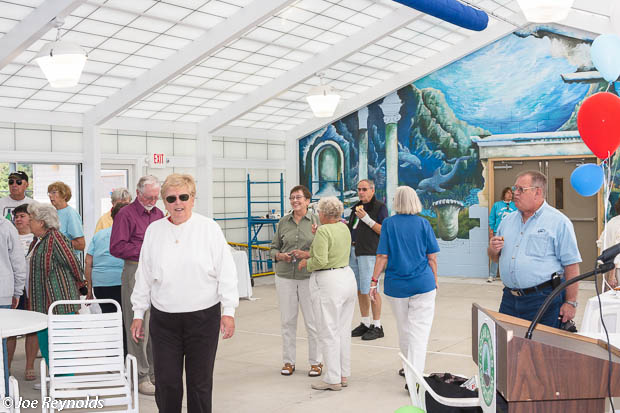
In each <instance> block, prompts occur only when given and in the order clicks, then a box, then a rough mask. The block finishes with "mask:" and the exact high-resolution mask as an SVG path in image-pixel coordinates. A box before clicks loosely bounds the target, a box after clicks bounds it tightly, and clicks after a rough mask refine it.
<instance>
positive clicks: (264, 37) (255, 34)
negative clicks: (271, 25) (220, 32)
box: [245, 27, 282, 43]
mask: <svg viewBox="0 0 620 413" xmlns="http://www.w3.org/2000/svg"><path fill="white" fill-rule="evenodd" d="M280 36H282V32H278V31H275V30H271V29H266V28H264V27H257V28H255V29H254V30H252V31H251V32H249V33H247V34H246V35H245V37H247V38H248V39H252V40H256V41H259V42H262V43H271V42H273V41H274V40H275V39H277V38H278V37H280Z"/></svg>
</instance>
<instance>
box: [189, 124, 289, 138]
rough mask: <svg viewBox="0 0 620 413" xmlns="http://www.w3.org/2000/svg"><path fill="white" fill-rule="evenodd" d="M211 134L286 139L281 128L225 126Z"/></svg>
mask: <svg viewBox="0 0 620 413" xmlns="http://www.w3.org/2000/svg"><path fill="white" fill-rule="evenodd" d="M196 126H198V125H196ZM211 135H213V136H222V137H226V138H251V139H266V140H274V141H278V140H279V141H283V140H286V134H285V133H284V132H283V131H280V130H271V129H259V128H244V127H239V126H224V127H221V128H219V129H218V130H216V131H215V132H213V133H212V134H211Z"/></svg>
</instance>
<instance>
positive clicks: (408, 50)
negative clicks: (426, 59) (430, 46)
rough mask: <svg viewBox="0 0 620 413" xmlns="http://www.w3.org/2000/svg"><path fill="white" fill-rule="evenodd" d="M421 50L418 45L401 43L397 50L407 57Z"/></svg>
mask: <svg viewBox="0 0 620 413" xmlns="http://www.w3.org/2000/svg"><path fill="white" fill-rule="evenodd" d="M421 48H422V46H420V45H419V44H415V43H409V42H403V44H401V45H400V46H398V50H399V51H401V52H403V53H405V54H407V55H410V54H412V53H415V52H416V51H417V50H420V49H421Z"/></svg>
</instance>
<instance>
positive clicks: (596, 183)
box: [570, 163, 604, 196]
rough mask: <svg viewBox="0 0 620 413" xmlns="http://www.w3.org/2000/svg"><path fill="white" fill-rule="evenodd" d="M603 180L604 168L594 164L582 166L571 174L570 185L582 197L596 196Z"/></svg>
mask: <svg viewBox="0 0 620 413" xmlns="http://www.w3.org/2000/svg"><path fill="white" fill-rule="evenodd" d="M603 180H604V174H603V168H601V167H600V166H599V165H597V164H594V163H587V164H584V165H581V166H580V167H578V168H577V169H575V170H574V171H573V173H572V174H570V184H571V185H572V187H573V188H574V189H575V191H577V193H578V194H579V195H581V196H592V195H596V193H597V192H598V191H599V189H601V187H602V186H603Z"/></svg>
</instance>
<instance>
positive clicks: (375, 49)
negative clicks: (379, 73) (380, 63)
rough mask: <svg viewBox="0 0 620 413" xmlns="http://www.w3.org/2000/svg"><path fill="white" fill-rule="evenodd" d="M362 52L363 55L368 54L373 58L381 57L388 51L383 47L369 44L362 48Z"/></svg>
mask: <svg viewBox="0 0 620 413" xmlns="http://www.w3.org/2000/svg"><path fill="white" fill-rule="evenodd" d="M363 50H364V53H366V54H370V55H373V56H381V55H382V54H384V53H385V52H387V51H388V49H386V48H385V47H382V46H379V45H376V44H370V45H368V46H366V47H364V49H363Z"/></svg>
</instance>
